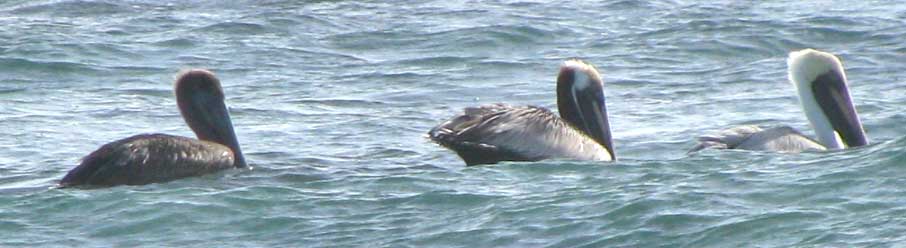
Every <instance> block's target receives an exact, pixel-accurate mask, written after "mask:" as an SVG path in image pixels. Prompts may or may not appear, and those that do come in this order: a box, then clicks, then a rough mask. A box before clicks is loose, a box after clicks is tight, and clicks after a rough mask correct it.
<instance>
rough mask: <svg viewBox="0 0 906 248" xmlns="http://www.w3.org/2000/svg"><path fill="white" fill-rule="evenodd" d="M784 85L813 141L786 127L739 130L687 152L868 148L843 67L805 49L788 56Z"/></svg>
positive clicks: (711, 137) (703, 140)
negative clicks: (792, 95)
mask: <svg viewBox="0 0 906 248" xmlns="http://www.w3.org/2000/svg"><path fill="white" fill-rule="evenodd" d="M787 66H788V68H789V72H788V73H789V80H790V82H791V83H792V84H793V86H795V87H796V91H797V92H798V95H799V102H800V104H801V105H802V110H803V111H804V112H805V116H806V117H807V118H808V120H809V123H810V124H811V126H812V128H813V129H814V130H815V134H816V135H817V140H814V139H811V138H809V137H806V136H805V135H803V134H802V133H800V132H798V131H796V130H794V129H793V128H791V127H788V126H781V127H775V128H771V129H766V130H762V129H761V128H759V127H756V126H742V127H735V128H731V129H728V130H724V131H722V132H721V133H719V134H717V135H708V136H702V137H700V138H699V142H700V143H699V144H698V145H697V146H695V147H694V148H692V150H690V152H695V151H698V150H701V149H705V148H718V149H745V150H766V151H779V152H801V151H804V150H835V149H844V148H851V147H858V146H864V145H867V144H868V138H866V135H865V131H864V130H863V129H862V122H861V121H860V120H859V115H858V114H857V113H856V108H855V106H854V105H853V102H852V97H851V96H850V94H849V88H848V87H847V81H846V73H844V70H843V64H842V63H841V62H840V59H838V58H837V57H836V56H834V55H833V54H830V53H826V52H821V51H817V50H813V49H805V50H801V51H796V52H792V53H790V56H789V59H787Z"/></svg>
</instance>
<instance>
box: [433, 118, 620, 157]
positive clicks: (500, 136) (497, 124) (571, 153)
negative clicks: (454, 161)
mask: <svg viewBox="0 0 906 248" xmlns="http://www.w3.org/2000/svg"><path fill="white" fill-rule="evenodd" d="M438 133H443V135H440V136H447V137H445V138H446V139H444V140H443V141H438V139H436V138H435V137H437V136H438V135H435V134H438ZM429 134H431V137H432V139H434V140H435V141H438V143H441V144H442V145H444V144H445V142H446V143H449V142H451V141H453V142H458V143H464V142H468V143H472V144H476V145H481V146H486V147H493V148H495V149H498V150H501V151H505V152H508V153H513V154H517V155H519V156H521V157H523V158H525V159H523V160H540V159H545V158H553V157H560V158H572V159H580V160H610V154H609V153H608V152H607V150H606V149H604V147H603V146H601V145H600V144H598V143H596V142H595V141H594V140H592V139H591V138H589V137H587V136H586V135H585V134H583V133H581V132H579V131H577V130H575V129H574V128H572V127H571V126H569V125H568V124H567V123H566V122H564V121H563V120H562V119H560V117H558V116H557V115H555V114H554V113H552V112H551V111H550V110H547V109H544V108H540V107H534V106H526V107H512V106H508V105H503V104H495V105H485V106H481V107H477V108H467V109H465V111H464V112H463V114H462V115H459V116H456V117H454V118H453V119H451V120H450V121H447V122H445V123H443V124H441V125H440V126H438V127H436V128H435V129H433V130H432V131H431V132H430V133H429ZM454 137H455V138H454ZM445 146H447V147H451V146H449V145H445ZM451 149H453V148H452V147H451Z"/></svg>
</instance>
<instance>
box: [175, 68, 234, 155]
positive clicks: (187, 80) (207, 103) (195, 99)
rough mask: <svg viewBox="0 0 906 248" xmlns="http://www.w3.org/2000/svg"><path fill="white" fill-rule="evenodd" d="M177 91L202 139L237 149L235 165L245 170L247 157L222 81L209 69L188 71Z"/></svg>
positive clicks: (181, 106) (181, 107) (184, 113)
mask: <svg viewBox="0 0 906 248" xmlns="http://www.w3.org/2000/svg"><path fill="white" fill-rule="evenodd" d="M175 91H176V102H177V104H178V105H179V112H180V113H181V114H182V117H183V119H185V120H186V124H188V125H189V127H190V128H192V131H194V132H195V135H196V136H197V137H198V139H199V140H206V141H211V142H216V143H219V144H222V145H225V146H227V147H229V148H230V149H231V150H233V156H234V159H235V166H236V167H240V168H241V167H245V166H246V164H245V157H244V156H243V155H242V151H241V150H240V149H239V141H238V140H237V139H236V133H235V132H234V131H233V123H232V121H231V120H230V113H229V112H228V111H227V108H226V104H224V102H223V99H224V97H223V89H222V88H221V87H220V80H218V79H217V77H215V76H214V74H213V73H211V72H210V71H207V70H199V69H194V70H188V71H185V72H183V73H181V74H180V75H179V77H178V79H177V80H176V90H175Z"/></svg>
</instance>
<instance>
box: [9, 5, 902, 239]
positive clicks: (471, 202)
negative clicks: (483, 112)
mask: <svg viewBox="0 0 906 248" xmlns="http://www.w3.org/2000/svg"><path fill="white" fill-rule="evenodd" d="M803 48H816V49H821V50H824V51H828V52H832V53H834V54H837V55H838V56H839V57H840V58H841V59H842V60H843V62H844V64H845V67H846V69H847V74H848V78H849V83H850V92H851V93H852V95H853V98H854V101H855V105H856V107H857V109H858V112H859V114H860V116H861V118H862V121H863V124H864V125H865V130H866V132H867V134H868V136H869V139H870V141H871V143H872V144H871V145H869V146H867V147H862V148H857V149H850V150H845V151H831V152H809V153H803V154H777V153H764V152H749V151H705V152H702V153H697V154H691V155H687V154H686V150H687V149H689V148H691V147H692V146H694V144H695V137H696V136H699V135H703V134H708V133H712V132H715V131H718V130H721V129H723V128H727V127H731V126H734V125H742V124H753V125H764V126H776V125H790V126H793V127H795V128H797V129H799V130H802V131H803V132H805V133H807V134H810V135H811V134H812V131H811V129H810V128H809V126H808V123H807V121H806V119H805V116H804V114H803V113H802V110H801V108H800V106H799V105H798V100H797V98H796V95H795V92H794V89H793V87H792V85H791V84H790V83H788V82H787V79H786V56H787V53H788V52H790V51H793V50H798V49H803ZM569 58H581V59H584V60H586V61H588V62H590V63H592V64H595V65H596V66H597V67H598V69H599V70H600V71H601V73H602V74H603V78H604V81H605V88H604V91H605V95H606V97H607V104H608V106H607V107H608V111H609V114H610V122H611V127H612V129H613V133H614V134H613V135H614V138H615V141H614V143H615V146H616V153H617V156H618V157H619V160H618V161H616V162H611V163H602V162H581V161H563V160H551V161H544V162H535V163H502V164H498V165H493V166H477V167H466V166H465V165H464V164H463V162H462V161H461V160H460V159H459V158H458V157H456V155H455V154H454V153H452V152H450V151H448V150H445V149H443V148H441V147H439V146H437V145H435V144H432V143H431V142H429V141H428V140H427V139H426V138H425V133H426V132H427V131H428V130H429V129H430V128H431V127H432V126H433V125H436V124H438V123H439V122H441V121H443V120H445V119H446V118H449V117H450V116H452V115H453V114H455V113H457V112H459V111H460V110H461V109H462V108H464V107H468V106H475V105H480V104H488V103H496V102H505V103H510V104H514V105H527V104H531V105H539V106H545V107H551V108H555V107H556V106H555V92H554V80H555V77H556V73H557V70H558V66H559V65H560V63H561V62H562V61H563V60H565V59H569ZM187 68H207V69H210V70H212V71H214V72H215V73H216V74H217V75H218V76H219V77H220V79H221V81H222V83H223V86H224V90H225V92H226V102H227V105H228V106H229V107H230V112H231V115H232V118H233V124H234V126H235V128H236V132H237V135H238V137H239V141H240V143H241V145H242V148H243V150H244V151H245V153H246V156H247V159H248V161H249V163H250V164H251V165H252V166H253V167H254V169H253V170H241V171H240V170H233V171H227V172H224V173H218V174H213V175H208V176H203V177H197V178H190V179H184V180H178V181H173V182H169V183H160V184H151V185H145V186H121V187H112V188H104V189H93V190H80V189H55V188H53V186H54V185H55V183H56V182H57V181H58V180H59V179H60V178H61V177H62V176H63V175H64V174H65V173H66V172H67V171H68V170H69V169H71V168H73V167H74V166H75V165H77V164H78V163H79V160H80V158H81V157H82V156H84V155H86V154H88V153H89V152H91V151H93V150H94V149H96V148H98V147H99V146H101V145H102V144H105V143H107V142H110V141H113V140H117V139H120V138H125V137H128V136H131V135H134V134H140V133H151V132H161V133H169V134H176V135H184V136H189V137H194V135H193V133H192V132H191V131H190V130H189V129H188V127H186V126H185V124H184V122H183V120H182V119H181V117H180V115H179V111H178V110H177V107H176V104H175V102H174V97H173V93H172V87H173V86H172V83H173V79H174V77H175V76H174V75H175V74H176V73H177V72H179V71H180V70H182V69H187ZM904 107H906V4H903V3H892V1H891V2H888V1H848V2H846V3H843V2H839V1H822V0H819V1H799V2H797V1H774V0H769V1H680V0H676V1H636V0H618V1H594V2H592V1H559V2H548V1H386V2H385V1H190V2H187V1H112V0H111V1H73V0H54V1H48V0H38V1H31V0H28V1H25V0H13V1H4V2H3V3H0V246H3V247H132V246H165V247H255V246H277V247H737V246H741V247H753V246H754V247H897V246H906V235H904V233H906V186H904V185H906V111H904V110H906V108H904Z"/></svg>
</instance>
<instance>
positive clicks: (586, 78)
mask: <svg viewBox="0 0 906 248" xmlns="http://www.w3.org/2000/svg"><path fill="white" fill-rule="evenodd" d="M603 89H604V82H603V81H602V80H601V75H600V74H599V73H598V70H596V69H595V67H594V66H592V65H589V64H587V63H585V62H583V61H581V60H577V59H574V60H568V61H566V62H564V63H563V65H562V66H561V67H560V74H559V75H558V76H557V107H558V108H559V110H560V116H561V117H562V118H563V119H564V120H565V121H566V122H568V123H569V124H570V125H572V126H573V127H574V128H576V129H577V130H580V131H582V132H583V133H585V135H588V137H590V138H592V139H594V140H595V141H596V142H597V143H598V144H601V146H603V147H604V148H605V149H607V151H608V152H609V153H610V158H611V159H616V156H615V154H614V151H613V141H612V140H611V134H610V122H608V121H607V106H606V104H605V102H604V90H603Z"/></svg>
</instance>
